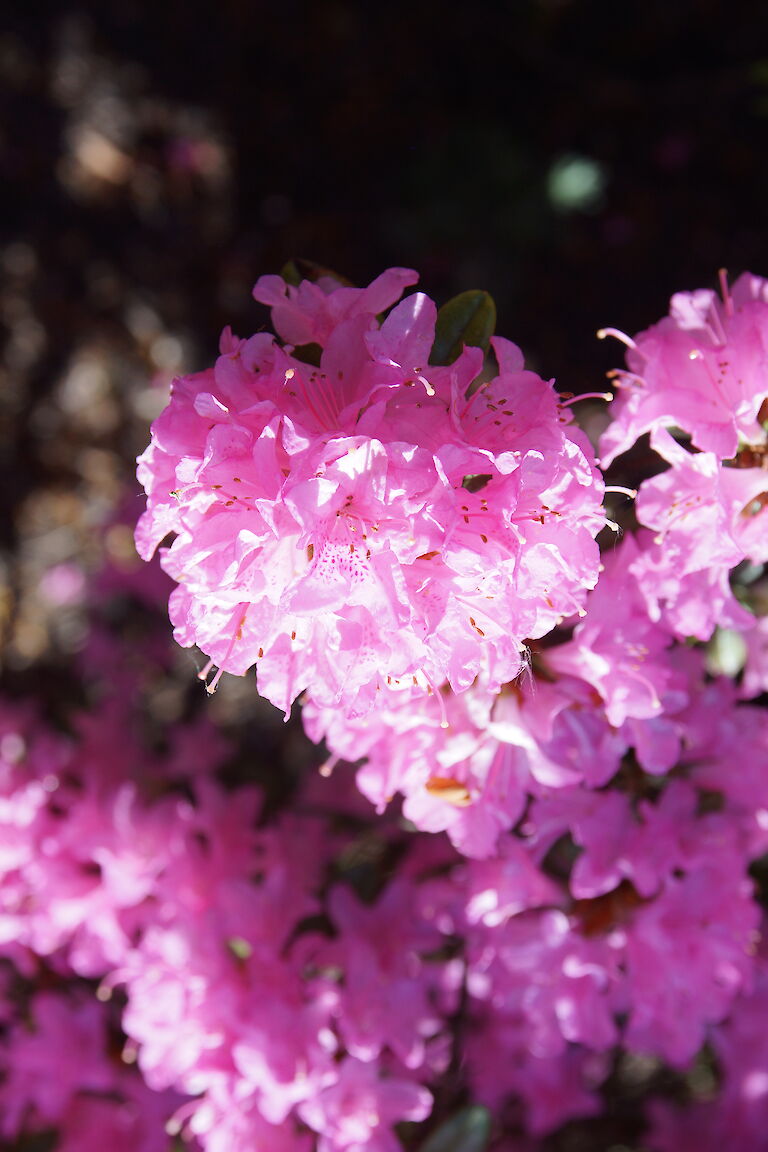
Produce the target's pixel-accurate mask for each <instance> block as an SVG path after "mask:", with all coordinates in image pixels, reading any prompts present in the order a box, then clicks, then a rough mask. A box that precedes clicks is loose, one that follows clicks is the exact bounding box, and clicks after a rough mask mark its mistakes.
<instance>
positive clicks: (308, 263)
mask: <svg viewBox="0 0 768 1152" xmlns="http://www.w3.org/2000/svg"><path fill="white" fill-rule="evenodd" d="M280 275H281V276H282V278H283V280H285V282H286V284H292V285H293V286H294V288H296V287H298V285H299V284H301V282H302V280H311V281H312V283H313V284H315V283H317V281H318V280H320V279H321V278H322V277H324V276H327V277H330V279H331V280H335V281H336V283H337V284H338V285H339V287H340V288H353V287H354V285H353V283H352V281H351V280H347V278H346V276H342V274H341V273H340V272H334V271H333V269H332V268H325V267H323V265H322V264H316V263H315V262H314V260H304V259H302V257H301V256H296V257H294V259H292V260H289V261H288V262H287V263H286V264H284V265H283V267H282V268H281V269H280Z"/></svg>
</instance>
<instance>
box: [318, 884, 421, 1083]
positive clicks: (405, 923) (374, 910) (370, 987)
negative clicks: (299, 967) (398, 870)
mask: <svg viewBox="0 0 768 1152" xmlns="http://www.w3.org/2000/svg"><path fill="white" fill-rule="evenodd" d="M415 898H416V890H415V888H414V887H413V886H412V885H407V884H404V883H400V884H397V883H393V884H390V885H389V886H388V887H387V889H386V891H385V892H384V894H383V895H382V896H381V897H380V898H379V899H378V900H377V901H376V903H375V904H373V905H371V906H370V907H366V906H365V905H363V904H361V903H360V901H359V900H358V899H357V898H356V897H355V896H354V895H353V894H352V892H351V891H350V890H349V889H348V888H345V887H342V886H338V887H336V888H334V890H333V891H332V893H331V895H330V902H329V903H330V906H329V913H330V916H331V920H332V922H333V924H334V927H335V929H336V933H337V935H336V937H335V938H334V939H333V941H331V942H330V943H329V944H327V945H326V946H324V947H323V948H321V949H320V950H319V952H318V954H317V957H316V963H318V964H319V965H321V966H322V967H327V966H329V965H332V966H335V967H338V969H339V970H340V971H341V972H342V973H343V987H342V988H341V990H340V991H339V993H338V1007H337V1012H338V1016H339V1031H340V1034H341V1038H342V1041H343V1044H344V1047H345V1048H346V1050H347V1052H348V1053H349V1054H350V1055H351V1056H354V1057H355V1058H356V1059H358V1060H363V1061H370V1060H374V1059H376V1058H377V1057H378V1056H379V1055H380V1054H381V1052H382V1050H383V1049H384V1048H385V1046H388V1047H389V1048H390V1049H391V1050H392V1052H394V1054H395V1055H396V1056H397V1057H398V1059H399V1060H401V1061H402V1062H403V1064H404V1065H405V1066H406V1067H407V1068H412V1069H416V1068H419V1067H421V1066H422V1065H423V1064H424V1061H425V1046H426V1042H427V1040H428V1039H429V1038H430V1037H432V1036H434V1035H435V1034H436V1033H437V1032H438V1031H439V1030H440V1028H441V1026H442V1020H441V1018H440V1016H439V1015H438V1014H437V1013H436V1012H435V1010H434V1008H433V1007H432V1005H431V1004H430V1000H429V991H430V985H431V984H434V983H435V982H436V979H437V971H438V966H437V965H434V964H433V965H430V964H429V963H427V962H425V961H424V960H423V959H422V956H423V955H425V954H426V953H428V952H430V951H436V950H437V949H438V948H439V946H440V944H441V939H440V936H439V934H438V933H437V932H436V931H435V929H434V928H432V927H431V926H430V925H428V924H425V923H423V922H422V921H421V920H420V919H419V917H418V910H417V908H416V905H415Z"/></svg>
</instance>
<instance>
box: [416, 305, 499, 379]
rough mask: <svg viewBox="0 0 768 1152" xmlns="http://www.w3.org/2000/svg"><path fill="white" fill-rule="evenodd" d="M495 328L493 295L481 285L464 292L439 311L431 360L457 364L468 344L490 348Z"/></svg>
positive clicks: (432, 362) (439, 362)
mask: <svg viewBox="0 0 768 1152" xmlns="http://www.w3.org/2000/svg"><path fill="white" fill-rule="evenodd" d="M495 329H496V305H495V304H494V302H493V297H492V296H491V295H490V294H489V293H488V292H483V291H481V290H480V289H477V288H473V289H470V290H469V291H468V292H461V293H460V294H459V295H458V296H454V297H453V299H452V300H449V301H448V302H447V303H446V304H443V306H442V308H441V309H440V311H439V312H438V314H437V323H436V325H435V342H434V344H433V345H432V354H431V356H430V358H429V359H430V363H431V364H453V362H454V360H456V359H457V358H458V356H459V355H460V354H461V350H462V348H463V347H464V345H465V344H471V345H472V347H474V348H482V349H483V351H487V350H488V345H489V344H490V341H491V336H493V333H494V331H495Z"/></svg>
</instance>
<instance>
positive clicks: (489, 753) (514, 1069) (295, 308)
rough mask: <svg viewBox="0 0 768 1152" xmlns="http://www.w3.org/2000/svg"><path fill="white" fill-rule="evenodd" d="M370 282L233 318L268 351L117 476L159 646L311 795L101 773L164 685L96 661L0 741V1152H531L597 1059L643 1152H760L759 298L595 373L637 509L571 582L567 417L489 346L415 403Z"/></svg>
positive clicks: (231, 358) (184, 410) (582, 486)
mask: <svg viewBox="0 0 768 1152" xmlns="http://www.w3.org/2000/svg"><path fill="white" fill-rule="evenodd" d="M413 279H414V278H413V274H411V273H408V272H404V271H402V270H390V272H388V273H385V274H384V275H383V276H382V277H380V278H379V279H378V280H377V281H374V283H373V284H372V285H370V286H369V287H368V288H367V289H365V290H363V291H359V290H356V289H352V288H347V287H340V286H339V285H338V283H337V282H336V281H335V280H333V279H331V278H322V277H321V279H320V280H319V282H317V283H309V282H307V281H305V282H303V283H302V284H300V285H299V286H298V287H296V288H294V287H289V286H288V285H286V284H285V283H284V281H283V280H281V279H280V278H277V277H265V278H263V279H262V280H261V281H260V282H259V284H258V285H257V289H256V294H257V297H258V299H259V300H261V301H262V302H263V303H266V304H268V305H270V306H271V308H272V315H273V321H274V326H275V328H276V330H277V333H278V335H279V337H280V338H281V341H282V342H281V341H279V340H276V339H275V338H274V337H272V336H270V335H266V334H259V335H257V336H254V337H252V338H251V339H250V340H247V341H239V340H235V339H234V338H233V337H231V336H229V335H227V336H226V337H225V339H224V341H223V345H222V355H221V357H220V358H219V360H218V361H217V363H216V366H215V368H213V369H211V370H209V371H208V372H204V373H202V374H200V375H199V376H195V377H189V378H186V379H184V380H181V381H178V382H177V383H176V385H175V387H174V392H173V396H172V399H171V402H170V404H169V406H168V408H167V409H166V412H165V413H164V414H163V416H161V418H160V419H159V420H158V421H157V422H156V424H155V427H154V429H153V440H152V444H151V445H150V447H149V448H148V449H147V452H146V453H145V454H144V456H143V457H142V460H141V463H140V474H141V477H142V480H143V482H144V484H145V486H146V488H147V492H148V508H147V512H146V513H145V515H144V516H143V518H142V521H141V523H140V525H139V527H138V529H137V540H138V542H139V545H140V547H141V548H142V550H143V551H144V553H145V554H146V555H149V553H151V552H152V551H153V550H154V548H155V547H156V546H157V545H158V544H161V543H163V541H164V540H165V538H166V536H170V535H173V536H174V539H173V540H172V542H166V543H165V544H164V545H163V549H162V563H163V566H164V567H165V569H166V571H167V572H168V573H169V575H170V576H171V577H172V578H173V580H174V581H175V582H176V584H177V587H176V588H175V590H174V591H173V592H172V594H171V614H172V616H173V619H174V623H175V626H176V635H177V638H178V639H180V640H181V642H182V643H183V644H186V645H191V644H193V643H198V644H199V645H200V646H201V647H202V649H203V650H204V652H205V653H206V655H207V656H208V657H209V658H210V661H211V665H213V664H215V665H216V666H217V668H218V670H219V671H218V672H217V673H216V675H215V676H214V677H213V681H214V682H216V681H217V680H218V677H219V674H220V672H221V670H230V671H233V672H238V673H242V672H245V671H246V670H247V669H248V668H250V667H252V666H254V665H255V666H256V668H257V674H258V684H259V687H260V689H261V691H262V693H263V694H265V695H267V696H268V697H269V698H270V699H272V700H273V702H275V703H276V704H277V705H278V706H279V707H281V708H282V709H283V710H284V711H286V712H287V711H288V710H289V709H290V707H291V704H292V703H293V701H294V700H295V699H296V698H297V697H298V696H299V695H303V700H302V718H303V722H304V726H305V729H306V731H307V733H308V734H309V735H310V736H311V737H312V738H313V739H314V740H315V741H318V742H320V741H324V743H325V747H326V751H327V753H328V754H329V758H328V759H327V760H326V762H325V764H324V766H323V768H322V770H321V772H320V773H312V772H302V771H300V770H299V769H298V768H297V769H296V771H295V773H293V775H292V776H291V779H290V780H289V781H285V780H277V779H276V776H277V774H276V773H275V772H270V773H266V774H262V776H260V777H259V781H258V783H257V782H256V780H255V779H254V778H250V777H249V771H248V767H247V764H246V767H245V769H244V763H245V762H246V760H247V757H246V755H245V752H244V750H243V748H241V749H240V753H239V755H236V756H235V757H234V761H233V763H227V758H228V756H229V754H230V749H231V747H232V746H233V745H232V743H231V742H230V743H228V742H227V741H226V740H224V739H223V737H222V735H221V733H220V732H219V731H218V730H217V729H216V727H214V725H213V724H212V722H211V721H210V720H207V719H202V720H201V719H199V718H198V719H196V720H195V719H188V720H185V721H184V722H182V721H181V719H179V718H178V717H179V716H181V714H182V708H181V707H179V708H178V709H177V719H176V720H175V721H174V722H173V723H163V722H162V721H161V720H160V721H159V720H158V716H162V709H160V710H159V712H157V714H154V713H153V715H152V719H151V722H150V721H149V720H147V718H146V717H144V722H146V730H145V728H144V727H143V725H142V724H140V723H139V711H138V705H139V703H140V701H141V700H142V698H143V696H144V695H145V693H147V692H148V691H149V690H151V687H152V686H157V685H158V684H159V685H160V687H161V689H162V686H163V682H164V678H165V681H166V682H167V681H168V680H169V679H170V678H172V676H173V673H172V671H171V668H170V663H169V661H168V660H167V658H166V655H165V653H164V651H162V650H160V649H158V650H157V651H155V650H154V649H152V650H151V651H150V652H149V653H147V652H144V653H142V658H141V659H138V658H136V653H135V651H134V648H135V646H133V647H132V644H131V635H130V632H128V633H126V634H125V635H124V636H123V639H122V640H120V641H119V640H117V639H116V637H115V635H114V632H113V631H110V627H109V625H108V623H107V620H106V618H105V620H104V621H102V623H101V625H100V626H99V627H94V629H93V630H92V632H91V635H90V639H89V643H88V645H87V648H86V650H85V652H84V653H83V655H82V658H81V661H80V663H81V669H82V674H83V681H84V684H85V694H86V697H90V699H91V701H92V707H91V708H90V709H89V710H88V711H86V712H82V711H73V712H72V713H71V714H70V715H68V717H67V730H66V733H64V732H61V731H59V730H58V729H57V728H55V727H54V726H53V724H52V723H51V722H49V721H47V720H45V719H43V715H42V713H41V711H40V710H39V709H36V708H35V707H34V706H33V705H32V704H30V703H29V702H26V703H25V702H19V701H18V700H16V701H11V699H10V698H8V699H6V700H5V701H4V702H3V704H2V706H1V707H0V1073H1V1075H0V1137H2V1139H3V1140H6V1141H24V1140H27V1139H32V1140H36V1139H38V1138H46V1139H47V1138H48V1137H49V1136H50V1137H51V1138H52V1139H54V1140H55V1141H56V1143H55V1148H57V1149H63V1150H64V1152H74V1150H75V1149H78V1152H89V1149H90V1148H91V1146H93V1148H94V1149H95V1148H96V1147H102V1146H103V1143H104V1141H105V1140H108V1141H109V1142H111V1143H113V1144H114V1145H115V1148H116V1150H117V1152H122V1149H123V1148H125V1149H126V1152H127V1149H128V1148H131V1149H138V1152H170V1149H171V1147H173V1148H174V1149H176V1148H178V1143H177V1140H178V1141H181V1142H182V1143H183V1144H184V1145H185V1146H188V1147H190V1149H195V1148H197V1149H200V1150H201V1152H261V1150H262V1149H263V1150H264V1152H266V1150H269V1152H362V1150H363V1149H366V1150H370V1152H402V1150H403V1149H405V1150H407V1152H419V1150H420V1149H421V1148H422V1147H423V1146H424V1144H425V1141H426V1140H429V1139H431V1137H432V1135H433V1133H435V1132H436V1130H439V1129H440V1127H441V1126H443V1125H447V1128H445V1129H444V1132H450V1131H455V1129H452V1128H451V1126H452V1125H453V1126H455V1125H457V1124H459V1123H460V1122H462V1117H464V1118H465V1119H466V1115H467V1113H466V1103H467V1101H470V1102H472V1103H473V1104H474V1105H476V1106H477V1109H476V1112H477V1114H478V1115H479V1116H480V1117H481V1118H482V1119H483V1123H485V1124H486V1127H487V1129H488V1132H487V1134H486V1136H487V1138H486V1137H483V1141H484V1142H481V1141H479V1139H478V1140H477V1141H476V1142H475V1145H474V1146H475V1147H477V1148H478V1149H480V1148H482V1152H485V1149H486V1148H489V1149H492V1150H493V1152H512V1150H514V1152H535V1150H536V1149H538V1148H539V1147H540V1142H541V1141H542V1140H543V1139H546V1138H547V1137H548V1136H549V1134H550V1133H554V1132H556V1131H557V1130H558V1129H559V1128H560V1127H561V1126H562V1125H564V1124H568V1123H570V1124H574V1125H578V1124H579V1123H582V1122H583V1123H584V1124H589V1123H590V1122H591V1121H590V1118H592V1117H597V1116H600V1115H601V1114H602V1113H603V1112H604V1110H605V1101H606V1098H607V1099H608V1101H609V1103H610V1100H611V1095H610V1094H611V1093H612V1092H615V1091H616V1087H615V1086H616V1082H617V1077H618V1076H619V1072H620V1069H621V1064H622V1059H624V1057H626V1058H627V1059H635V1060H640V1061H645V1064H646V1065H649V1066H652V1067H656V1068H659V1067H663V1068H664V1069H665V1070H666V1071H665V1076H666V1080H663V1079H656V1080H654V1079H652V1078H651V1079H649V1080H648V1081H647V1083H646V1084H645V1086H644V1088H643V1090H642V1092H640V1091H639V1090H638V1089H637V1087H635V1090H634V1091H635V1100H636V1105H635V1107H636V1112H637V1114H638V1119H637V1120H636V1128H637V1129H639V1128H642V1127H643V1125H644V1126H645V1127H644V1132H643V1134H642V1141H643V1145H644V1146H647V1147H648V1148H649V1149H651V1150H652V1152H672V1150H673V1149H675V1152H677V1150H678V1149H680V1148H682V1147H687V1146H688V1144H690V1141H691V1139H694V1136H695V1139H696V1140H697V1141H698V1144H699V1145H700V1146H701V1148H702V1149H703V1150H704V1152H707V1150H708V1149H710V1148H711V1149H714V1148H715V1147H720V1148H723V1147H731V1146H733V1147H735V1146H737V1145H738V1146H739V1147H743V1148H744V1149H751V1148H757V1147H760V1146H761V1141H762V1140H763V1138H764V1136H763V1130H764V1127H765V1123H766V1119H768V1045H767V1044H766V1042H765V1040H764V1037H763V1031H764V1029H761V1027H760V1024H761V1013H762V1012H763V1010H764V1009H765V1007H766V997H767V996H768V961H767V959H766V948H765V942H764V923H765V905H766V902H767V900H768V898H767V897H766V879H768V877H767V876H766V867H765V861H766V859H768V722H766V710H765V699H764V697H763V694H764V693H765V691H766V687H767V686H768V642H767V639H766V638H767V637H768V631H767V630H766V620H768V588H767V587H766V585H767V582H766V579H765V571H764V565H765V564H767V563H768V512H766V510H765V509H766V507H767V506H768V495H767V494H768V469H766V461H768V436H767V434H766V429H765V424H766V411H767V409H766V402H767V400H768V363H767V362H766V361H767V360H768V289H767V288H766V285H765V282H763V281H761V280H758V279H757V278H756V277H742V278H741V279H740V280H739V281H737V283H736V284H735V285H734V287H733V290H732V292H729V291H728V289H727V287H724V296H723V300H722V302H720V301H719V300H717V299H716V297H715V296H714V294H713V293H708V292H707V293H694V294H692V295H690V296H678V297H675V298H674V300H673V304H672V313H671V316H670V317H669V318H667V319H666V320H664V321H662V322H661V323H660V324H659V325H657V326H655V327H654V328H652V329H650V330H649V331H648V332H646V333H644V334H642V335H641V336H638V337H637V338H636V339H635V340H629V338H624V339H625V341H626V342H628V343H629V345H630V352H629V357H628V361H629V367H628V369H627V370H626V371H623V370H622V371H620V372H619V373H618V374H616V375H615V379H616V380H617V381H618V383H619V385H620V386H621V388H622V392H621V395H620V397H619V399H617V400H616V401H614V402H613V405H612V407H611V409H609V419H610V421H611V422H610V423H609V425H608V427H607V430H606V432H605V434H604V437H603V441H602V451H603V462H604V464H605V466H606V467H607V466H608V463H609V462H610V461H611V460H612V459H614V458H616V457H620V456H621V454H622V453H624V452H625V451H626V450H627V449H628V448H629V447H631V446H632V445H633V444H634V442H635V440H636V439H637V438H638V437H639V436H641V435H643V434H645V433H649V434H650V447H651V449H652V450H653V452H655V453H656V456H657V458H658V467H659V469H660V470H659V471H658V472H657V474H655V475H653V476H652V477H650V478H648V477H647V476H643V477H635V476H630V477H629V478H628V479H629V480H630V481H631V482H632V483H633V484H635V485H637V486H638V494H637V500H636V503H635V506H634V513H635V514H636V521H634V520H630V512H631V506H630V505H629V504H628V503H626V507H624V506H622V505H618V511H612V516H615V517H616V519H619V520H622V519H624V520H625V523H623V524H620V525H616V524H614V525H613V527H614V529H615V528H617V527H618V528H619V533H618V539H617V538H616V534H615V533H614V534H609V533H605V534H604V537H601V543H602V544H603V548H602V554H601V553H600V551H599V549H598V544H597V542H596V534H597V533H598V531H599V529H600V528H601V527H602V526H603V525H604V524H606V522H607V521H606V516H605V514H604V513H603V511H602V508H601V499H602V496H603V492H604V490H605V488H604V484H603V481H602V478H601V475H600V472H599V471H598V469H597V465H596V463H595V460H594V458H593V456H592V452H591V450H590V447H589V443H588V441H587V439H586V437H585V436H584V435H583V434H582V433H581V432H580V431H579V429H578V428H576V427H575V426H574V425H573V424H572V422H571V418H570V415H569V409H568V407H567V404H566V403H564V402H562V401H559V400H558V397H557V394H556V393H555V391H554V388H553V386H552V384H548V383H545V382H544V381H543V380H541V379H540V378H539V377H538V376H536V375H535V374H533V373H531V372H526V371H525V370H524V368H523V364H522V358H521V356H520V354H519V353H518V351H517V349H516V348H515V347H514V346H513V345H510V344H509V343H508V342H506V341H504V340H501V339H495V340H494V341H493V342H492V345H491V349H492V350H491V351H490V352H486V353H484V352H483V350H482V349H479V348H474V347H471V346H466V347H464V349H463V351H462V352H461V353H460V354H459V355H458V358H456V359H454V360H453V362H452V363H450V364H448V365H446V364H440V365H435V364H430V359H445V357H440V356H436V355H435V353H434V351H433V349H434V347H435V326H436V310H435V308H434V305H432V303H431V302H430V301H429V300H428V298H427V297H425V296H423V295H421V294H418V293H415V294H412V295H410V296H407V297H406V298H405V299H404V300H403V301H402V302H401V303H399V304H398V303H396V301H397V300H398V299H399V297H400V294H401V293H402V291H403V289H404V288H405V287H406V286H408V285H410V284H412V283H413ZM437 325H438V330H439V327H440V322H439V321H438V322H437ZM622 478H624V477H622ZM610 487H612V486H609V488H610ZM629 491H631V490H629ZM627 492H628V490H627V489H625V488H623V487H622V488H620V493H623V495H622V501H624V502H626V494H627ZM638 524H639V527H638ZM605 537H607V539H605ZM150 587H151V588H153V589H155V590H154V591H153V592H152V593H151V594H150V593H149V591H148V589H149V588H150ZM97 588H98V589H99V592H98V595H97V596H96V597H95V599H96V600H98V599H99V597H107V598H108V597H109V596H111V595H124V594H125V592H126V591H128V592H130V591H131V589H130V587H128V584H127V580H126V579H123V580H121V581H116V579H115V578H114V574H110V573H109V572H107V573H103V574H102V575H101V576H100V577H99V579H98V581H97ZM134 591H136V592H137V594H138V595H137V596H136V597H135V599H136V600H142V601H146V600H147V599H149V600H152V598H153V596H154V595H156V594H157V595H161V594H162V590H161V589H158V588H155V585H154V584H151V585H150V584H149V583H147V584H146V586H145V584H144V583H142V585H141V588H137V589H135V590H134ZM135 607H136V610H138V607H137V606H135ZM93 610H94V611H95V609H93ZM144 610H145V609H144ZM209 673H210V667H209V668H207V669H206V670H205V675H206V676H207V675H208V674H209ZM105 681H106V682H108V683H109V685H110V687H109V688H108V689H106V690H105V689H104V686H103V685H104V682H105ZM96 685H99V688H98V689H97V687H96ZM165 687H166V689H167V683H166V685H165ZM160 694H161V695H162V691H161V693H160ZM287 731H292V730H291V729H286V732H287ZM241 735H242V733H241ZM257 738H258V734H257ZM235 743H236V741H235ZM250 747H251V749H252V747H253V742H252V741H251V744H250ZM352 766H354V767H352ZM361 793H362V796H361V795H360V794H361ZM367 801H368V802H370V803H368V802H367ZM374 809H376V810H377V811H374ZM440 833H444V834H445V835H440ZM702 1069H705V1070H706V1071H707V1074H708V1076H709V1080H708V1084H709V1087H708V1096H707V1098H706V1099H704V1098H703V1097H702V1096H701V1094H700V1093H699V1095H697V1088H696V1084H697V1082H698V1081H697V1079H696V1077H697V1075H699V1074H700V1073H701V1071H702ZM665 1084H666V1085H667V1086H668V1085H669V1084H672V1085H673V1086H674V1091H670V1090H667V1088H665ZM614 1111H615V1110H614ZM614 1118H615V1117H614ZM635 1135H637V1132H635ZM440 1139H442V1140H443V1143H444V1144H445V1146H451V1144H450V1140H454V1145H455V1143H456V1138H455V1136H452V1137H449V1136H448V1135H444V1136H442V1137H440ZM171 1141H174V1143H173V1144H172V1143H171ZM734 1141H735V1143H734ZM427 1146H429V1145H427ZM438 1146H439V1140H438ZM584 1146H585V1147H586V1146H587V1145H586V1144H585V1145H584Z"/></svg>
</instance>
